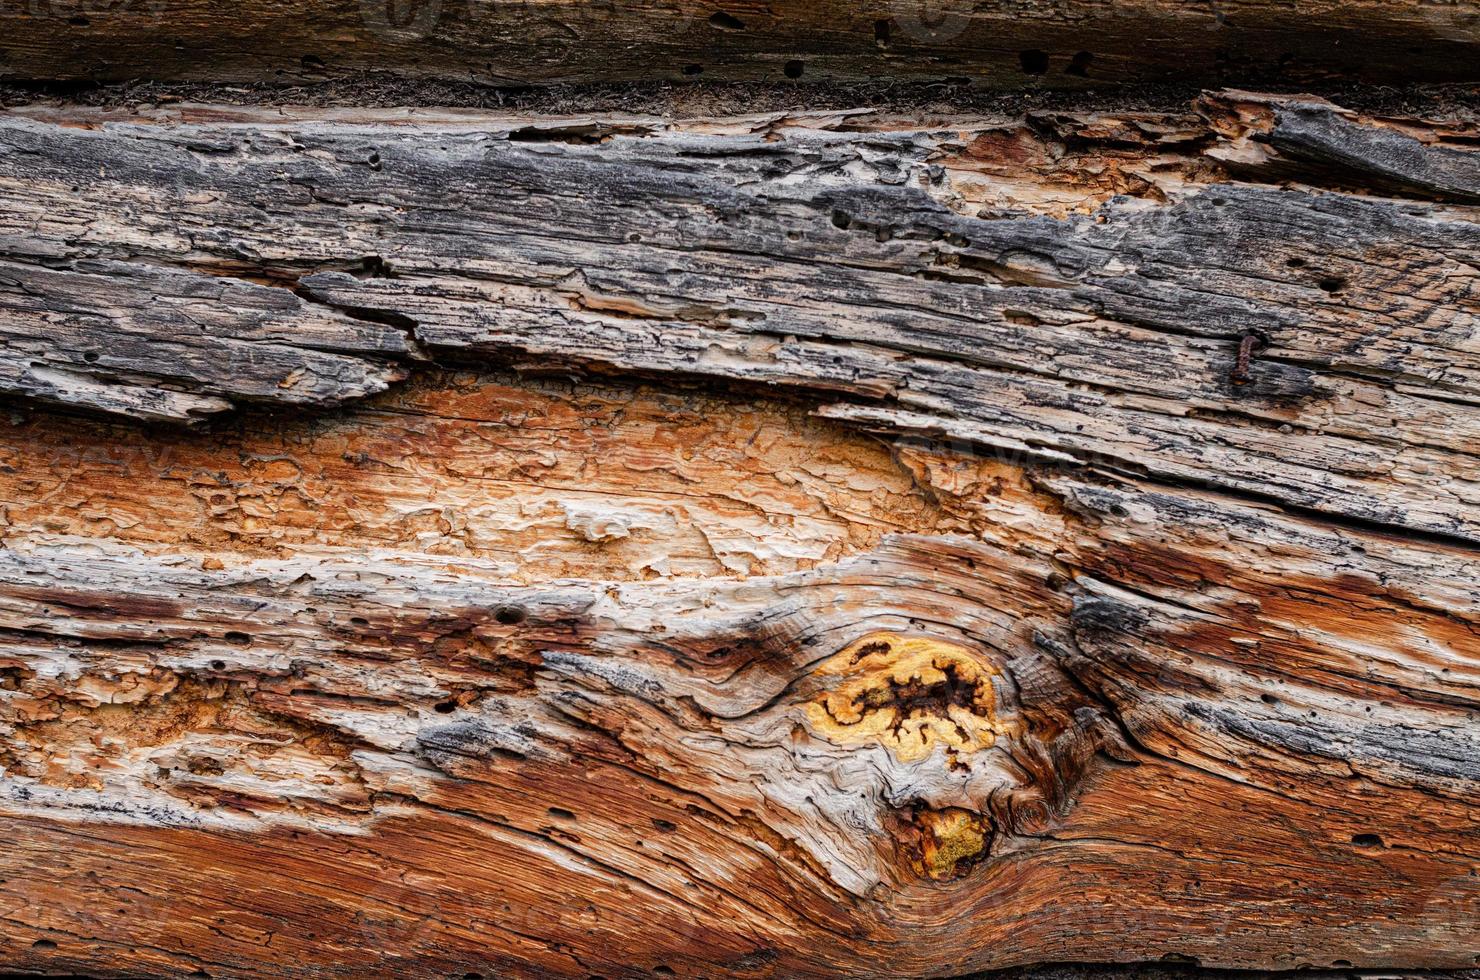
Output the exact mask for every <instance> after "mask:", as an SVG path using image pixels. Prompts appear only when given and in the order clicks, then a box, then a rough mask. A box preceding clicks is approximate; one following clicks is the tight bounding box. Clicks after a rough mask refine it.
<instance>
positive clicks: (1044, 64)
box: [1018, 48, 1048, 75]
mask: <svg viewBox="0 0 1480 980" xmlns="http://www.w3.org/2000/svg"><path fill="white" fill-rule="evenodd" d="M1018 64H1020V65H1022V67H1023V74H1025V75H1042V74H1043V73H1044V72H1046V71H1048V52H1046V51H1039V50H1038V49H1036V48H1033V49H1030V50H1027V51H1019V52H1018Z"/></svg>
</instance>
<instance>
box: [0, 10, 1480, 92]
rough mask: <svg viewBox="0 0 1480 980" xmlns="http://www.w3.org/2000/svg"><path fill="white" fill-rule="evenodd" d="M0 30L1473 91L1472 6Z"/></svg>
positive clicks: (262, 20) (424, 71)
mask: <svg viewBox="0 0 1480 980" xmlns="http://www.w3.org/2000/svg"><path fill="white" fill-rule="evenodd" d="M0 29H3V30H4V31H5V37H6V45H5V48H4V53H3V55H0V74H3V75H7V76H10V77H17V78H33V79H34V78H41V79H131V78H137V77H142V76H151V77H154V78H166V77H168V78H185V79H198V80H207V81H211V80H214V81H270V82H282V81H284V80H285V79H294V80H297V79H305V78H307V79H313V78H323V77H326V76H327V77H332V76H334V75H336V74H342V73H344V72H345V71H354V70H371V71H390V72H395V73H398V74H401V75H410V76H415V77H421V78H427V77H431V78H444V79H458V80H461V79H467V78H474V79H477V80H479V81H487V82H494V83H503V84H510V83H513V84H523V83H541V82H581V81H628V80H653V79H659V78H668V79H674V80H680V79H689V80H692V79H694V78H695V77H701V76H702V78H704V79H723V80H778V81H779V80H784V79H841V80H868V79H871V78H878V77H889V78H894V79H928V80H938V79H942V78H949V77H956V78H963V79H971V80H973V81H975V82H977V83H979V84H986V85H990V86H1008V87H1014V88H1016V87H1021V86H1022V85H1023V84H1025V83H1028V84H1032V83H1035V82H1036V83H1039V84H1043V85H1055V86H1082V85H1086V84H1093V83H1095V82H1105V81H1110V82H1123V81H1132V80H1139V81H1148V80H1159V79H1175V80H1178V81H1195V82H1203V83H1209V82H1212V83H1216V82H1227V81H1230V80H1234V79H1237V78H1240V77H1249V76H1253V75H1263V76H1266V77H1267V76H1270V75H1273V74H1278V76H1279V77H1280V78H1281V79H1283V80H1286V81H1289V82H1293V83H1301V82H1310V81H1313V80H1329V79H1331V78H1333V77H1337V78H1344V79H1365V80H1372V81H1392V80H1401V81H1409V82H1411V81H1416V80H1454V81H1473V80H1474V78H1475V71H1474V64H1475V61H1476V58H1477V54H1480V6H1477V5H1476V4H1475V3H1474V2H1472V0H1446V2H1444V3H1435V2H1425V0H1347V2H1343V3H1332V2H1329V0H1293V2H1283V3H1281V2H1274V0H1225V2H1219V3H1217V4H1203V3H1182V2H1175V0H1122V2H1118V3H1114V4H1106V3H1096V2H1091V0H1056V2H1052V3H1050V2H1046V0H1024V2H1018V3H1012V4H981V3H975V2H973V0H932V2H925V0H822V2H819V0H771V2H769V3H764V4H761V3H755V2H754V0H730V2H727V3H700V2H696V0H624V2H621V3H612V2H607V3H589V2H579V0H413V2H408V3H402V2H397V0H326V2H323V3H318V4H315V5H314V6H313V7H312V8H311V10H306V9H305V8H304V7H303V6H301V5H299V4H293V3H286V2H283V0H232V2H226V0H128V2H124V3H106V4H105V3H92V2H88V0H6V2H5V3H4V4H3V5H0ZM1148 39H1149V41H1150V43H1148Z"/></svg>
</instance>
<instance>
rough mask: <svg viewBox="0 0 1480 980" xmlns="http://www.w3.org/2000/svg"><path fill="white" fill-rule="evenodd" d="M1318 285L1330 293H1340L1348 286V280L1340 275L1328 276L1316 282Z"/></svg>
mask: <svg viewBox="0 0 1480 980" xmlns="http://www.w3.org/2000/svg"><path fill="white" fill-rule="evenodd" d="M1316 285H1317V286H1320V287H1321V288H1322V289H1324V290H1325V291H1326V292H1328V293H1339V292H1341V290H1342V289H1343V288H1345V287H1346V280H1345V279H1342V278H1341V277H1340V276H1326V277H1325V278H1323V279H1322V280H1321V281H1320V282H1318V283H1316Z"/></svg>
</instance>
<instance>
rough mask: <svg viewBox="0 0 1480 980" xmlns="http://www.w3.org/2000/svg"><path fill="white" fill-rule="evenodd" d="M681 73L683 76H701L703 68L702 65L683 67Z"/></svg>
mask: <svg viewBox="0 0 1480 980" xmlns="http://www.w3.org/2000/svg"><path fill="white" fill-rule="evenodd" d="M683 73H684V74H685V75H702V74H704V66H703V65H684V66H683Z"/></svg>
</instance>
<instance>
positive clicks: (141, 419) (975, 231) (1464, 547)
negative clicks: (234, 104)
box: [0, 92, 1480, 977]
mask: <svg viewBox="0 0 1480 980" xmlns="http://www.w3.org/2000/svg"><path fill="white" fill-rule="evenodd" d="M1476 137H1477V134H1476V133H1475V132H1474V131H1472V130H1466V129H1464V128H1462V127H1457V126H1454V125H1444V124H1439V123H1431V122H1425V121H1423V120H1419V119H1404V120H1392V119H1384V120H1378V119H1372V118H1366V117H1362V116H1359V115H1357V114H1354V113H1350V112H1346V111H1345V110H1342V109H1340V108H1339V107H1336V106H1333V105H1331V104H1329V103H1325V102H1322V101H1320V100H1315V99H1280V98H1272V97H1264V96H1257V95H1252V94H1249V93H1241V92H1225V93H1222V94H1218V95H1209V96H1206V97H1204V98H1203V99H1201V100H1199V102H1198V103H1197V104H1196V105H1193V106H1189V107H1188V109H1187V111H1185V112H1180V113H1134V112H1124V113H1109V112H1101V113H1038V114H1033V115H1030V116H1028V117H1026V118H1021V119H986V118H975V119H967V118H953V119H940V120H931V121H930V122H929V123H928V124H923V125H922V124H921V123H920V122H919V121H910V120H902V119H898V118H892V117H890V116H889V115H888V114H886V113H868V112H855V113H812V114H807V113H798V114H791V115H772V116H753V117H746V118H736V119H700V120H692V121H688V122H681V123H680V122H671V121H668V122H665V121H660V120H655V119H642V118H625V117H611V118H606V117H601V118H597V117H592V118H564V119H552V118H531V117H500V116H494V115H489V114H484V113H453V112H436V111H418V112H415V113H406V112H380V111H366V110H355V111H336V110H284V111H282V112H278V111H272V112H268V111H266V110H254V109H235V108H226V107H208V106H187V107H179V108H176V109H170V110H155V111H151V112H147V113H145V114H143V115H136V114H129V113H126V112H123V111H112V112H109V111H84V110H75V109H73V110H58V109H44V108H37V109H32V110H26V111H20V112H13V113H11V114H9V115H8V116H6V117H5V118H3V119H0V203H3V208H0V391H3V392H4V393H5V395H6V396H7V397H8V398H9V399H10V411H9V414H8V416H7V417H6V420H5V422H4V426H3V433H4V437H3V440H0V454H3V455H0V534H3V543H4V547H3V549H0V636H3V637H4V644H3V646H0V767H3V770H4V772H3V776H0V825H3V829H4V832H5V834H6V837H7V839H8V840H10V841H11V842H12V845H11V848H10V849H9V851H7V852H5V853H4V854H0V879H3V880H0V899H3V901H4V907H5V908H6V909H7V911H6V912H5V913H4V917H5V922H6V926H5V928H4V929H3V930H0V964H3V965H5V966H7V967H17V968H24V969H42V968H44V969H72V970H89V971H105V970H106V971H113V972H118V973H128V972H138V973H151V972H152V973H170V974H179V973H191V972H193V971H199V972H203V973H205V974H208V975H210V976H213V977H223V976H249V975H250V976H264V975H266V976H272V975H281V976H291V975H301V974H302V972H303V971H304V970H306V969H321V970H323V971H325V972H335V971H338V972H341V973H344V974H346V975H355V974H368V973H379V974H390V973H394V974H397V975H412V976H428V977H431V976H447V975H473V974H481V975H484V976H495V975H497V976H504V975H511V976H525V975H527V976H572V977H590V976H608V977H612V976H628V975H648V974H649V973H652V972H657V973H659V974H662V973H664V972H665V971H666V972H668V973H673V974H678V975H685V976H688V975H692V976H701V975H707V976H714V975H734V976H786V977H789V976H837V975H889V976H897V975H930V976H946V975H952V974H959V973H964V972H968V971H971V970H976V969H983V968H989V967H995V966H1009V965H1014V964H1021V963H1032V962H1044V961H1066V960H1069V961H1072V960H1103V959H1106V958H1111V959H1117V960H1134V959H1172V960H1196V961H1198V962H1202V963H1204V964H1208V965H1218V966H1232V967H1294V966H1302V965H1311V966H1320V967H1324V966H1332V965H1338V966H1340V965H1356V966H1370V967H1378V966H1382V967H1392V966H1403V967H1465V966H1474V965H1476V963H1477V962H1480V958H1477V957H1480V914H1477V913H1480V842H1477V832H1476V827H1477V820H1480V810H1477V807H1476V799H1477V796H1476V793H1477V790H1480V628H1477V620H1480V579H1477V572H1480V508H1477V506H1476V504H1477V492H1476V487H1477V486H1480V465H1477V462H1476V460H1477V456H1476V439H1475V437H1476V435H1477V433H1480V398H1477V393H1480V318H1477V310H1480V294H1477V290H1476V282H1477V270H1480V226H1477V222H1476V218H1477V215H1480V211H1477V206H1480V164H1477V161H1480V157H1477V155H1476V151H1475V150H1474V149H1473V146H1474V143H1475V140H1476ZM76 413H82V414H76Z"/></svg>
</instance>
